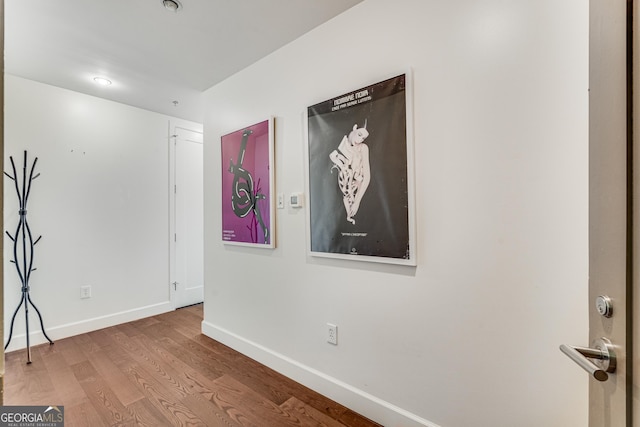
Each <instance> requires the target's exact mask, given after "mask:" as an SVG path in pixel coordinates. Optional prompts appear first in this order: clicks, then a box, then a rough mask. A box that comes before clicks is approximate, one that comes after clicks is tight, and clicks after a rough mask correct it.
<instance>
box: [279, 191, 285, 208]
mask: <svg viewBox="0 0 640 427" xmlns="http://www.w3.org/2000/svg"><path fill="white" fill-rule="evenodd" d="M278 209H284V194H283V193H278Z"/></svg>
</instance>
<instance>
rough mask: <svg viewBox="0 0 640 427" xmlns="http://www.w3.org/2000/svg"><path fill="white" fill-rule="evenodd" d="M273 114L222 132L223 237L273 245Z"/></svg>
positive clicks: (229, 240)
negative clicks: (234, 129) (270, 116)
mask: <svg viewBox="0 0 640 427" xmlns="http://www.w3.org/2000/svg"><path fill="white" fill-rule="evenodd" d="M273 139H274V138H273V118H269V119H267V120H264V121H262V122H259V123H256V124H253V125H251V126H246V127H243V128H242V129H238V130H236V131H234V132H231V133H228V134H226V135H223V136H222V137H221V139H220V145H221V150H222V241H223V242H224V243H226V244H233V245H243V246H257V247H265V248H274V247H275V239H274V209H275V206H274V200H273V195H274V194H275V193H274V171H273V146H274V142H273Z"/></svg>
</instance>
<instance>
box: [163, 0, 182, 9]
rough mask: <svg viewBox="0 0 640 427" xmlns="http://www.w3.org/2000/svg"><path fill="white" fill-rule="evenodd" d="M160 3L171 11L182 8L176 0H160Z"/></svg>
mask: <svg viewBox="0 0 640 427" xmlns="http://www.w3.org/2000/svg"><path fill="white" fill-rule="evenodd" d="M162 5H163V6H164V7H165V8H166V9H168V10H170V11H172V12H177V11H179V10H180V9H182V5H181V4H180V2H179V1H178V0H162Z"/></svg>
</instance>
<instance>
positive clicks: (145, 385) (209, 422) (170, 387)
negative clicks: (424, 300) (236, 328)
mask: <svg viewBox="0 0 640 427" xmlns="http://www.w3.org/2000/svg"><path fill="white" fill-rule="evenodd" d="M202 316H203V314H202V305H201V304H200V305H196V306H192V307H186V308H183V309H179V310H176V311H173V312H170V313H165V314H162V315H159V316H153V317H149V318H146V319H141V320H138V321H135V322H131V323H125V324H122V325H118V326H114V327H111V328H106V329H102V330H99V331H95V332H90V333H88V334H83V335H78V336H75V337H70V338H66V339H62V340H59V341H56V343H55V344H54V345H51V346H50V345H48V344H45V345H40V346H37V347H32V349H31V359H32V361H33V363H32V364H30V365H27V364H26V351H25V350H19V351H15V352H11V353H7V354H6V355H5V371H6V373H5V396H4V404H5V405H63V406H64V411H65V425H66V426H80V427H87V426H91V427H95V426H153V427H158V426H256V427H270V426H274V427H276V426H277V427H279V426H298V427H300V426H328V427H332V426H337V427H344V426H354V427H365V426H379V424H376V423H374V422H372V421H370V420H368V419H366V418H364V417H362V416H360V415H358V414H356V413H354V412H353V411H351V410H349V409H347V408H345V407H344V406H342V405H339V404H338V403H336V402H334V401H332V400H329V399H327V398H325V397H323V396H321V395H320V394H318V393H316V392H314V391H312V390H310V389H308V388H306V387H304V386H302V385H300V384H298V383H296V382H294V381H292V380H290V379H288V378H286V377H284V376H282V375H280V374H278V373H277V372H275V371H273V370H272V369H269V368H267V367H266V366H264V365H261V364H259V363H258V362H256V361H254V360H252V359H249V358H247V357H245V356H243V355H241V354H240V353H238V352H236V351H234V350H232V349H231V348H229V347H226V346H225V345H223V344H220V343H219V342H217V341H214V340H212V339H210V338H208V337H206V336H204V335H202V334H201V333H200V323H201V321H202Z"/></svg>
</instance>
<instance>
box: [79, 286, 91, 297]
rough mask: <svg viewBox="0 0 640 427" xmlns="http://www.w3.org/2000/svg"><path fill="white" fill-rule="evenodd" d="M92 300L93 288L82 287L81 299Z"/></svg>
mask: <svg viewBox="0 0 640 427" xmlns="http://www.w3.org/2000/svg"><path fill="white" fill-rule="evenodd" d="M87 298H91V286H88V285H87V286H80V299H87Z"/></svg>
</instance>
